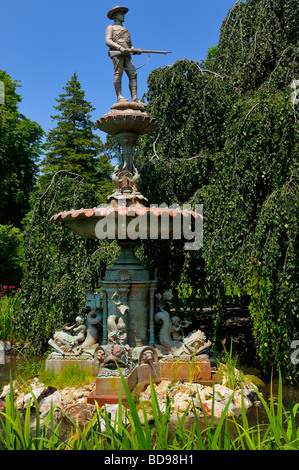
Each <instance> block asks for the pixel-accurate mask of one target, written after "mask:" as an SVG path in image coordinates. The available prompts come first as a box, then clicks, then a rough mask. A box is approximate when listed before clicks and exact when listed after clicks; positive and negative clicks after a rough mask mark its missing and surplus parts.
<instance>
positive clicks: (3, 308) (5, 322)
mask: <svg viewBox="0 0 299 470" xmlns="http://www.w3.org/2000/svg"><path fill="white" fill-rule="evenodd" d="M17 302H18V296H17V295H15V296H2V297H0V340H2V341H13V340H14V332H13V322H14V312H15V309H16V305H17Z"/></svg>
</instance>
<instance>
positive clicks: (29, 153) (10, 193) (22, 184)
mask: <svg viewBox="0 0 299 470" xmlns="http://www.w3.org/2000/svg"><path fill="white" fill-rule="evenodd" d="M0 80H1V81H2V82H3V83H4V88H5V103H4V104H2V105H0V193H1V198H0V220H1V223H2V224H6V225H9V224H13V225H15V226H18V227H21V220H22V219H23V217H24V216H25V215H26V213H27V212H28V210H29V207H30V203H29V196H30V192H31V191H32V190H33V188H34V184H35V181H36V177H37V160H38V158H39V157H40V154H41V139H42V137H43V134H44V133H43V130H42V129H41V127H40V126H39V125H38V124H37V123H35V122H33V121H30V120H29V119H27V118H26V117H25V116H23V115H22V114H20V113H19V111H18V104H19V103H20V102H21V100H22V98H21V96H20V95H19V94H18V93H17V91H16V89H17V87H19V85H18V83H17V82H16V81H13V80H12V79H11V77H10V76H9V75H8V74H7V73H6V72H4V71H2V70H0Z"/></svg>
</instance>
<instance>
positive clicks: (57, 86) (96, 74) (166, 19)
mask: <svg viewBox="0 0 299 470" xmlns="http://www.w3.org/2000/svg"><path fill="white" fill-rule="evenodd" d="M116 2H117V0H115V2H114V1H113V2H111V1H108V0H85V1H82V0H81V1H79V0H0V38H1V47H0V69H1V70H5V71H6V72H7V73H8V74H9V75H10V76H11V77H12V79H14V80H15V79H17V80H20V81H21V83H20V84H21V88H19V89H18V90H19V91H18V92H19V93H20V94H21V96H22V98H23V101H22V103H21V105H20V112H22V113H23V114H24V115H25V116H26V117H28V118H29V119H31V120H33V121H36V122H38V123H39V124H40V125H41V126H42V128H43V129H44V131H45V132H47V131H48V130H49V129H52V128H53V127H55V122H53V121H52V120H51V117H50V116H51V114H54V113H55V110H54V109H53V106H54V105H55V104H56V101H55V100H56V98H58V97H59V94H60V93H62V92H63V87H64V86H65V84H66V82H67V81H68V80H69V79H70V78H71V76H72V75H73V73H74V72H76V73H77V74H78V78H79V81H80V82H81V84H82V88H83V90H84V91H85V96H86V99H87V100H88V101H90V102H91V103H92V105H93V106H94V108H96V110H95V111H94V112H93V114H92V118H93V119H94V120H96V119H98V118H99V117H101V116H102V115H103V114H105V113H106V112H108V111H109V109H110V106H111V105H112V104H113V103H114V102H115V100H116V97H115V92H114V87H113V68H112V62H111V60H110V59H109V57H108V56H107V51H108V48H107V46H106V45H105V30H106V27H107V26H108V24H111V21H110V20H109V19H108V18H107V12H108V11H109V10H110V9H111V8H113V7H114V6H115V5H121V6H126V7H128V8H129V12H128V13H127V15H126V18H125V23H124V26H127V27H128V29H129V31H130V33H131V38H132V43H133V46H135V47H139V48H143V49H158V50H166V51H172V54H168V55H166V56H165V55H158V54H152V55H151V56H150V59H149V61H148V62H147V63H146V65H145V66H144V67H142V68H141V69H140V70H139V71H138V95H139V97H140V98H141V97H142V95H143V94H144V93H145V92H146V90H147V77H148V75H149V74H150V72H151V71H152V70H154V69H155V68H157V67H162V66H165V65H171V64H172V63H173V62H175V61H176V60H179V59H183V58H187V59H191V60H194V61H197V60H200V59H204V58H205V57H206V54H207V51H208V48H209V47H211V46H213V45H216V44H217V42H218V39H219V32H220V27H221V24H222V22H223V20H224V19H225V17H226V15H227V13H228V11H229V9H230V8H232V7H233V5H234V4H235V3H236V0H209V1H207V0H197V1H196V0H185V1H180V2H179V1H176V0H172V1H168V0H160V1H158V0H150V1H147V2H145V1H144V0H139V1H137V0H128V1H126V2H124V3H116ZM147 58H148V56H147V55H145V54H142V55H140V56H135V57H134V62H135V66H136V67H140V66H142V65H143V64H144V63H145V62H146V61H147ZM123 94H124V95H125V97H127V98H129V97H130V96H129V90H128V82H127V77H124V78H123ZM101 136H102V137H103V139H104V138H105V137H104V136H103V135H101Z"/></svg>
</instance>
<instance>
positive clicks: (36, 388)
mask: <svg viewBox="0 0 299 470" xmlns="http://www.w3.org/2000/svg"><path fill="white" fill-rule="evenodd" d="M29 388H30V389H31V392H32V393H31V392H28V393H26V395H25V396H24V407H26V406H27V403H28V401H29V399H30V398H31V406H33V407H34V406H35V404H34V399H33V396H32V394H33V395H34V396H35V398H36V399H37V400H38V399H39V397H40V396H41V395H42V393H43V392H44V391H45V390H46V387H45V385H44V384H42V383H36V385H35V384H34V383H31V384H30V385H29Z"/></svg>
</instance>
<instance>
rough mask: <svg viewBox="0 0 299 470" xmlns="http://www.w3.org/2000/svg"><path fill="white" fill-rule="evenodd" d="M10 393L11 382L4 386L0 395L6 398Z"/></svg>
mask: <svg viewBox="0 0 299 470" xmlns="http://www.w3.org/2000/svg"><path fill="white" fill-rule="evenodd" d="M9 394H10V384H8V385H4V387H3V389H2V393H1V395H0V399H2V400H3V398H5V397H6V396H7V395H9Z"/></svg>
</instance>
